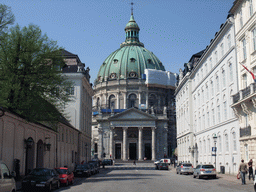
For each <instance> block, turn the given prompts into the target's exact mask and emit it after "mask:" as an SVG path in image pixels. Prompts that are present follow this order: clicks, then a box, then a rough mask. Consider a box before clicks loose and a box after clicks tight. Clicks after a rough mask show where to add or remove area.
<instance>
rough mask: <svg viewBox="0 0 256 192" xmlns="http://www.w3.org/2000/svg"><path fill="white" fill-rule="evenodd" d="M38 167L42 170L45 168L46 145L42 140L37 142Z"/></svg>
mask: <svg viewBox="0 0 256 192" xmlns="http://www.w3.org/2000/svg"><path fill="white" fill-rule="evenodd" d="M36 154H37V155H36V167H37V168H42V167H44V143H43V141H42V140H41V139H40V140H39V141H38V142H37V153H36Z"/></svg>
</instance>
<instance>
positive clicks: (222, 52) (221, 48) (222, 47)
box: [220, 43, 224, 57]
mask: <svg viewBox="0 0 256 192" xmlns="http://www.w3.org/2000/svg"><path fill="white" fill-rule="evenodd" d="M220 50H221V56H222V57H223V55H224V45H223V43H222V44H221V45H220Z"/></svg>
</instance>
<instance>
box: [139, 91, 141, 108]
mask: <svg viewBox="0 0 256 192" xmlns="http://www.w3.org/2000/svg"><path fill="white" fill-rule="evenodd" d="M140 104H141V92H139V105H140Z"/></svg>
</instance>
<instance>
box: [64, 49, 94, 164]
mask: <svg viewBox="0 0 256 192" xmlns="http://www.w3.org/2000/svg"><path fill="white" fill-rule="evenodd" d="M62 54H63V57H64V60H65V63H66V66H65V67H63V69H62V72H63V74H64V75H66V76H67V77H68V79H69V80H70V81H72V82H73V87H70V88H69V90H67V92H69V94H70V95H72V96H73V100H72V102H69V103H67V105H66V106H65V113H66V114H67V116H68V117H69V120H70V124H71V125H72V126H74V127H75V128H76V129H78V130H79V131H81V134H80V137H79V151H78V154H79V155H78V156H79V157H81V156H82V158H80V159H79V160H78V161H80V162H81V161H83V160H84V161H88V160H90V158H91V122H92V119H91V115H92V96H93V89H92V85H91V84H90V75H89V71H90V69H89V68H88V67H87V69H86V70H85V69H84V67H85V65H84V64H83V63H81V61H80V59H79V57H78V56H77V55H75V54H72V53H70V52H68V51H66V50H63V51H62ZM65 134H66V133H65Z"/></svg>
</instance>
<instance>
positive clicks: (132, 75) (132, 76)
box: [129, 72, 137, 78]
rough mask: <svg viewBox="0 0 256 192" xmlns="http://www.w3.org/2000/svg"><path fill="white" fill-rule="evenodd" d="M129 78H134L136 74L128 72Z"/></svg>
mask: <svg viewBox="0 0 256 192" xmlns="http://www.w3.org/2000/svg"><path fill="white" fill-rule="evenodd" d="M129 77H131V78H136V77H137V73H136V72H130V74H129Z"/></svg>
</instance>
